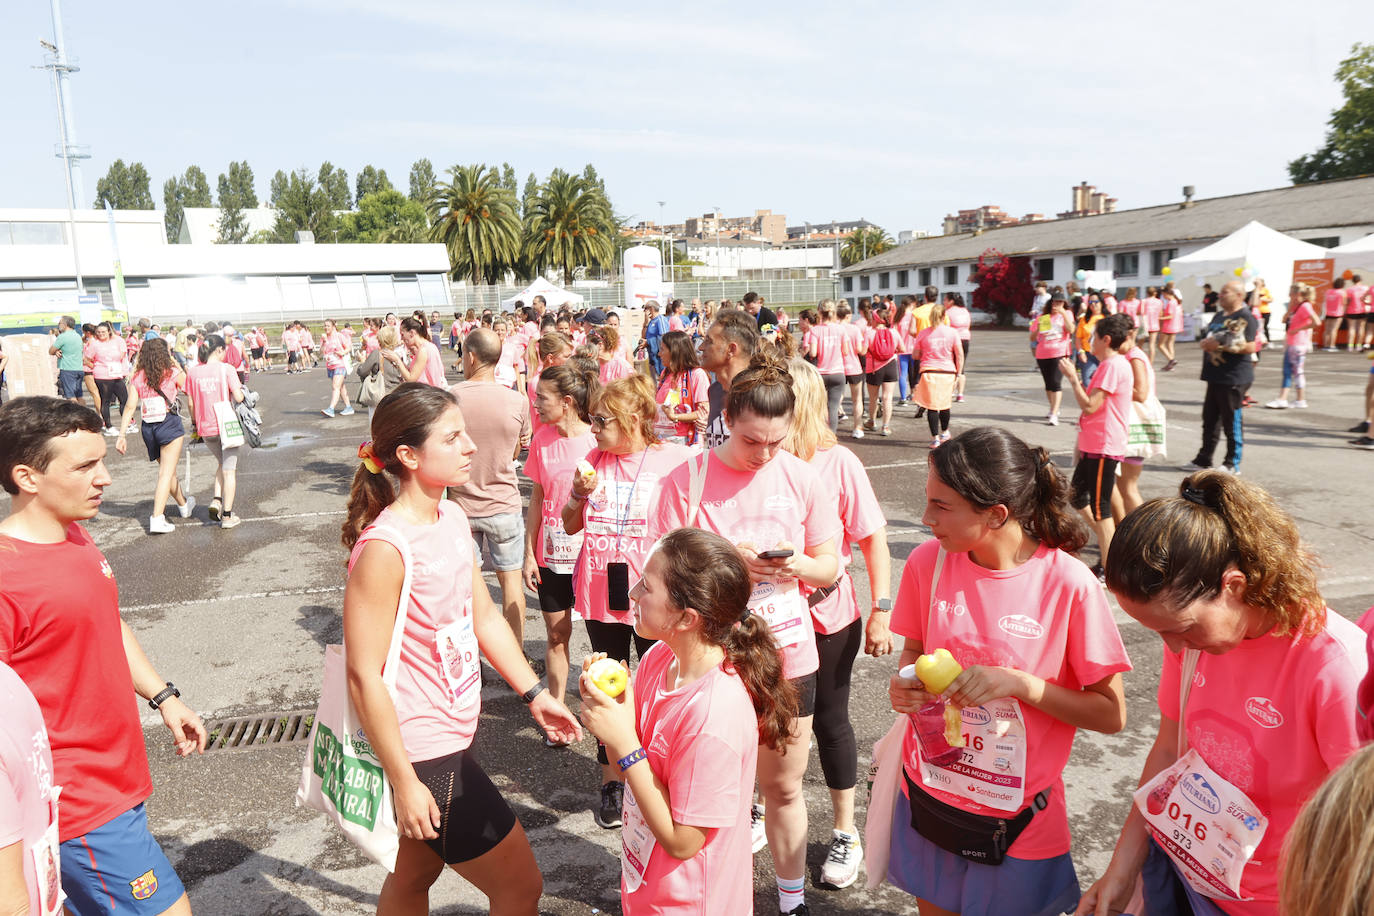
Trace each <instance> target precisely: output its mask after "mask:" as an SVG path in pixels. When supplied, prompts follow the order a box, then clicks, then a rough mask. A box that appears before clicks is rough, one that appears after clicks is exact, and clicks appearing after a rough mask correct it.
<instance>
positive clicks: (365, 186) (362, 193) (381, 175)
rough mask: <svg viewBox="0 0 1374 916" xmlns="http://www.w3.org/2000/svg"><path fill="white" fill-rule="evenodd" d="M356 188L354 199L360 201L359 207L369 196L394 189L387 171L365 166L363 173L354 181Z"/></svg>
mask: <svg viewBox="0 0 1374 916" xmlns="http://www.w3.org/2000/svg"><path fill="white" fill-rule="evenodd" d="M354 186H355V187H356V189H357V193H356V194H355V195H354V198H353V199H354V200H356V201H358V205H359V206H361V205H362V201H363V198H364V197H366V196H367V195H369V194H376V193H377V192H378V191H390V190H391V189H392V185H391V179H390V178H387V177H386V169H377V168H373V167H372V166H370V165H365V166H363V168H362V171H360V172H359V173H358V177H357V179H355V181H354Z"/></svg>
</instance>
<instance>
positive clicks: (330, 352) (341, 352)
mask: <svg viewBox="0 0 1374 916" xmlns="http://www.w3.org/2000/svg"><path fill="white" fill-rule="evenodd" d="M320 349H321V350H323V351H324V368H325V369H326V370H328V369H342V368H343V367H344V363H345V361H346V360H347V358H348V351H349V349H350V347H349V343H348V336H347V335H346V334H344V332H343V331H335V332H334V333H333V334H326V335H325V336H324V340H323V341H321V344H320Z"/></svg>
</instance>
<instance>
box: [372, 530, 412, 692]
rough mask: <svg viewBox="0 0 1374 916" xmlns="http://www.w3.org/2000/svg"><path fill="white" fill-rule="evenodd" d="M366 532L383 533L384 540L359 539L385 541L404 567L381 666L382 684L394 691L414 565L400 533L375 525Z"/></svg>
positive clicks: (376, 538) (374, 538)
mask: <svg viewBox="0 0 1374 916" xmlns="http://www.w3.org/2000/svg"><path fill="white" fill-rule="evenodd" d="M368 530H369V531H372V532H374V533H375V534H377V535H380V534H383V533H385V534H386V535H387V536H386V537H385V538H382V537H375V536H374V537H368V536H367V532H363V537H361V538H359V540H360V541H376V540H384V541H386V543H388V544H390V545H391V546H392V547H395V548H396V549H397V550H398V551H400V554H401V563H402V564H403V565H404V566H405V576H404V578H403V579H402V580H401V600H400V602H399V603H398V604H397V605H396V622H395V623H394V624H393V625H392V627H391V644H390V646H389V647H388V648H387V652H386V664H385V665H383V666H382V682H383V683H384V684H386V686H387V687H388V688H390V689H393V690H394V689H395V687H396V675H397V672H398V671H399V670H400V661H401V634H402V633H403V632H405V624H406V615H407V614H408V613H409V611H410V574H411V567H412V566H413V565H414V564H412V563H411V558H410V543H409V542H408V541H407V540H406V539H405V537H404V536H402V534H401V532H399V531H397V530H396V529H395V528H392V527H390V526H388V525H376V526H374V527H372V528H370V529H368Z"/></svg>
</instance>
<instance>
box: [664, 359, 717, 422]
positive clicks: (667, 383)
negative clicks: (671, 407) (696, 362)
mask: <svg viewBox="0 0 1374 916" xmlns="http://www.w3.org/2000/svg"><path fill="white" fill-rule="evenodd" d="M710 387H711V377H710V376H709V375H707V374H706V370H705V369H691V370H689V371H687V372H679V373H678V374H676V375H673V374H670V373H668V372H664V373H663V378H662V380H661V381H660V382H659V385H658V392H657V393H656V394H655V395H654V400H655V401H656V402H657V403H658V404H659V406H662V405H663V403H664V402H665V401H667V400H668V395H669V393H670V392H673V391H676V392H677V396H678V399H679V400H678V404H677V407H678V408H682V407H695V408H700V407H703V406H706V405H708V404H709V403H710V400H709V398H708V397H707V395H706V392H707V391H708V390H709V389H710ZM674 429H675V430H676V433H675V434H676V435H679V436H693V435H694V434H695V433H696V424H695V423H677V424H675V426H674Z"/></svg>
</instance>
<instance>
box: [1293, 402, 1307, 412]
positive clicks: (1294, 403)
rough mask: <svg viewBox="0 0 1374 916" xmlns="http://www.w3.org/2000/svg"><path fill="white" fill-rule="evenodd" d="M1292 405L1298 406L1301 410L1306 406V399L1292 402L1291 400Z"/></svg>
mask: <svg viewBox="0 0 1374 916" xmlns="http://www.w3.org/2000/svg"><path fill="white" fill-rule="evenodd" d="M1293 406H1294V407H1296V408H1298V409H1299V410H1303V409H1305V408H1306V407H1307V402H1306V401H1294V402H1293Z"/></svg>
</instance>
